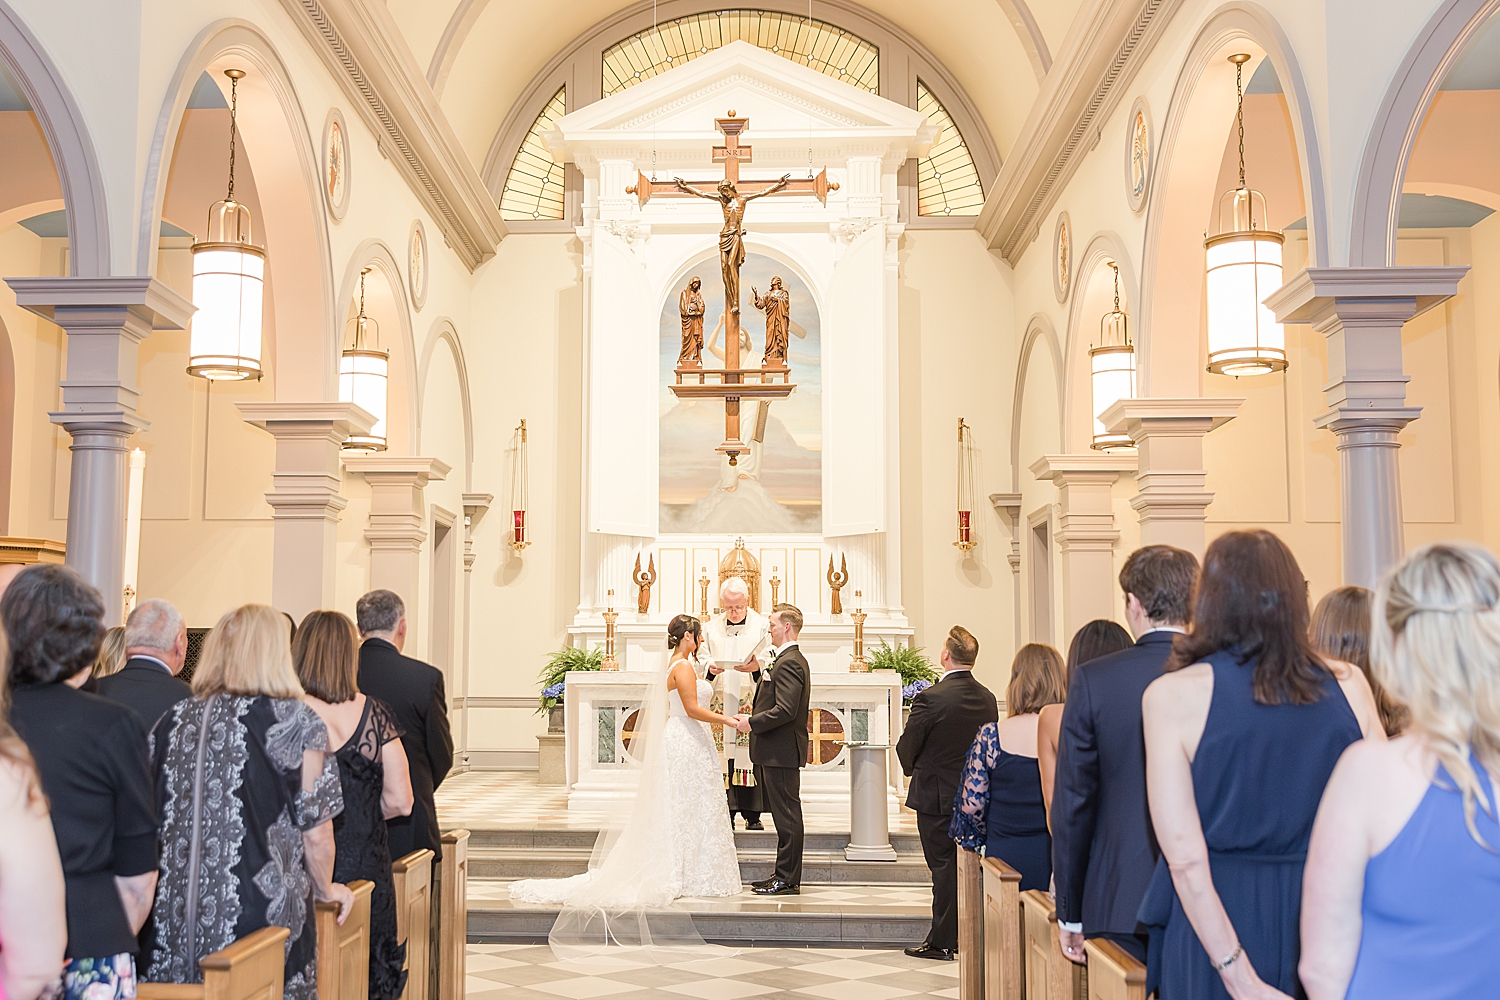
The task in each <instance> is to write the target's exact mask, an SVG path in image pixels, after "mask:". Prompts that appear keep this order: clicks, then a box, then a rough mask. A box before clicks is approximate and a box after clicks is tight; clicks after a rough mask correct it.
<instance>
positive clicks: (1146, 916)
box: [1140, 531, 1385, 1000]
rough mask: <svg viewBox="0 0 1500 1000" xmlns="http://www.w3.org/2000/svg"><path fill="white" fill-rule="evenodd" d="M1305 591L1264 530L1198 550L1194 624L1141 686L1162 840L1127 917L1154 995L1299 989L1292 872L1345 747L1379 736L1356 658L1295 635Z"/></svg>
mask: <svg viewBox="0 0 1500 1000" xmlns="http://www.w3.org/2000/svg"><path fill="white" fill-rule="evenodd" d="M1307 628H1308V610H1307V587H1306V584H1305V582H1304V579H1303V576H1302V571H1301V570H1300V569H1299V568H1298V566H1297V561H1296V559H1295V558H1293V556H1292V553H1291V551H1290V550H1289V549H1287V547H1286V545H1285V544H1284V543H1283V542H1282V541H1281V539H1279V538H1277V537H1276V536H1275V535H1273V534H1271V533H1270V532H1268V531H1236V532H1230V533H1228V534H1225V535H1221V536H1220V537H1219V538H1218V539H1216V540H1215V541H1214V543H1213V544H1212V545H1210V546H1209V548H1208V552H1207V553H1206V554H1205V555H1204V559H1203V571H1202V574H1201V575H1200V577H1199V580H1198V594H1197V599H1196V602H1195V605H1194V609H1193V631H1192V633H1191V634H1189V635H1184V636H1179V637H1178V638H1177V640H1176V642H1175V644H1174V647H1173V652H1172V658H1171V659H1170V660H1169V661H1168V663H1167V673H1165V674H1163V675H1162V676H1161V677H1159V678H1157V679H1156V680H1155V681H1153V682H1152V683H1151V686H1150V687H1148V688H1147V689H1146V694H1145V697H1144V698H1143V699H1142V703H1141V708H1142V718H1143V721H1144V723H1145V736H1146V785H1147V790H1148V792H1149V795H1150V802H1151V820H1152V823H1153V825H1154V827H1155V829H1156V837H1157V841H1158V843H1159V844H1160V845H1161V852H1162V857H1161V860H1160V861H1159V862H1158V863H1157V867H1156V872H1155V875H1154V877H1153V878H1152V881H1151V887H1150V888H1149V889H1148V890H1147V892H1146V897H1145V899H1144V900H1143V901H1142V903H1141V910H1140V921H1141V923H1143V924H1145V925H1146V926H1147V927H1148V928H1149V929H1150V946H1149V948H1148V951H1147V970H1148V971H1147V992H1148V993H1149V992H1150V991H1151V990H1153V989H1154V990H1157V991H1158V997H1159V1000H1208V998H1215V997H1235V998H1242V997H1276V996H1281V995H1295V994H1298V993H1300V986H1299V984H1298V981H1297V960H1298V956H1299V938H1298V925H1297V921H1298V914H1299V912H1300V910H1301V904H1302V867H1303V862H1304V861H1305V860H1306V856H1307V842H1308V837H1309V835H1310V834H1311V832H1312V824H1313V817H1314V815H1315V813H1316V812H1317V808H1318V800H1319V799H1320V798H1322V795H1323V787H1324V785H1326V784H1327V783H1328V776H1329V774H1330V773H1332V771H1333V767H1334V764H1335V763H1337V762H1338V758H1339V755H1340V754H1341V753H1343V752H1344V750H1345V748H1347V747H1348V746H1349V744H1351V743H1354V742H1356V741H1357V740H1359V739H1360V737H1361V736H1362V735H1363V736H1365V737H1368V738H1376V739H1382V740H1383V739H1384V738H1385V732H1384V730H1383V729H1382V728H1381V725H1380V715H1379V713H1378V712H1377V710H1376V708H1375V699H1374V697H1373V696H1372V695H1371V694H1370V685H1369V683H1368V682H1367V681H1366V680H1365V677H1364V674H1363V673H1361V672H1360V671H1359V669H1358V668H1357V667H1353V666H1350V665H1349V664H1346V663H1340V662H1338V661H1332V660H1324V659H1323V658H1322V657H1320V656H1318V655H1317V654H1316V653H1314V652H1313V650H1312V647H1311V646H1310V645H1309V642H1308V636H1307Z"/></svg>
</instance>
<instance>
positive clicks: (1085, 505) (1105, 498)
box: [1031, 452, 1136, 636]
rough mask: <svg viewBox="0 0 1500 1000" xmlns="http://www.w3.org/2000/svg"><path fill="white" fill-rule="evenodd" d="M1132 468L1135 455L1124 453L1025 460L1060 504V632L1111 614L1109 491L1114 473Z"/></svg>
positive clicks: (1115, 537) (1113, 531)
mask: <svg viewBox="0 0 1500 1000" xmlns="http://www.w3.org/2000/svg"><path fill="white" fill-rule="evenodd" d="M1135 469H1136V456H1135V455H1132V454H1129V453H1104V452H1090V453H1089V454H1086V455H1043V456H1042V457H1041V458H1039V459H1037V460H1036V461H1035V462H1033V463H1032V464H1031V473H1032V475H1034V476H1036V478H1038V479H1042V480H1048V481H1050V482H1052V483H1054V484H1055V485H1056V486H1057V488H1058V497H1059V504H1060V506H1061V508H1062V513H1061V514H1060V515H1059V516H1058V519H1057V524H1056V526H1055V527H1054V529H1053V536H1054V537H1055V538H1056V539H1057V541H1058V548H1057V551H1058V554H1059V555H1060V556H1061V557H1062V580H1063V634H1064V635H1067V636H1071V635H1072V634H1073V633H1074V632H1075V631H1076V630H1077V629H1078V628H1079V627H1080V626H1082V625H1083V624H1084V623H1085V622H1089V621H1092V620H1094V619H1095V618H1113V617H1114V610H1115V591H1114V555H1115V543H1116V542H1117V541H1119V540H1120V532H1119V529H1117V528H1116V527H1115V514H1114V507H1113V503H1112V497H1111V490H1112V488H1113V486H1114V484H1115V480H1116V479H1118V478H1120V473H1122V472H1134V471H1135Z"/></svg>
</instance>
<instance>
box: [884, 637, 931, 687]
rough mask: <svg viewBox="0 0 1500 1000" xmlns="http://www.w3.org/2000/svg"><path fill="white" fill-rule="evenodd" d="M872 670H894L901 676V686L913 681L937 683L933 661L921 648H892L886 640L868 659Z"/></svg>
mask: <svg viewBox="0 0 1500 1000" xmlns="http://www.w3.org/2000/svg"><path fill="white" fill-rule="evenodd" d="M867 659H868V661H869V664H870V669H871V670H894V671H896V673H898V674H900V675H901V686H902V687H905V686H906V685H908V684H910V683H911V682H912V681H919V680H920V681H936V680H937V679H938V672H937V671H936V670H934V669H933V668H932V661H931V660H929V659H928V658H927V657H926V655H924V654H923V652H922V647H921V646H891V645H890V644H889V643H887V642H886V641H885V640H884V639H882V640H880V646H879V647H878V648H876V649H873V650H871V651H870V653H869V655H868V657H867Z"/></svg>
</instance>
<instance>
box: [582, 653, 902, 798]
mask: <svg viewBox="0 0 1500 1000" xmlns="http://www.w3.org/2000/svg"><path fill="white" fill-rule="evenodd" d="M846 662H847V661H846ZM652 677H653V673H652V672H651V671H644V670H622V671H617V672H612V673H597V672H578V673H571V674H569V675H568V677H567V693H566V697H565V699H564V704H565V705H566V706H567V747H568V774H567V781H568V809H569V811H570V812H603V811H605V810H610V811H615V810H618V809H619V808H621V807H622V806H624V807H628V806H629V805H630V804H631V803H632V802H633V801H634V799H635V790H636V784H637V782H638V781H639V773H638V770H637V765H636V763H635V761H634V760H633V759H631V757H630V753H629V750H628V748H627V747H626V745H625V739H624V733H625V732H626V731H627V729H628V726H627V723H629V722H630V721H631V717H632V715H633V713H634V712H635V711H636V710H637V709H638V708H639V707H640V702H641V699H642V697H644V694H645V690H646V687H647V685H648V683H649V682H650V680H651V679H652ZM810 708H811V711H810V714H811V716H812V720H811V724H810V726H809V731H810V733H811V742H812V753H813V755H814V757H813V759H814V760H815V761H818V763H815V764H810V765H808V766H807V767H806V768H805V769H804V770H803V772H802V808H803V809H804V811H806V812H809V813H816V814H820V815H831V816H843V817H848V816H849V815H850V801H851V800H850V773H849V767H850V758H849V749H848V748H847V747H844V746H841V745H835V744H836V743H837V742H838V741H844V740H857V741H863V742H869V743H875V744H894V743H895V741H896V739H897V738H898V737H899V736H900V734H901V678H900V675H898V674H896V673H895V672H893V671H880V672H876V673H868V674H851V673H848V672H847V671H845V672H844V673H835V672H832V671H818V670H816V669H814V671H813V674H812V698H811V706H810ZM892 752H893V751H886V752H885V753H886V754H887V755H889V754H890V753H892ZM825 759H826V762H824V761H825ZM887 765H889V761H887ZM885 770H886V773H887V774H888V775H889V774H892V773H899V769H894V768H891V767H889V766H887V767H886V769H885ZM883 787H884V789H885V796H884V797H885V803H886V811H887V813H888V815H890V816H895V815H897V814H898V812H899V810H900V786H899V783H898V782H897V781H896V780H894V779H892V778H889V777H888V778H887V779H886V780H885V781H884V783H883Z"/></svg>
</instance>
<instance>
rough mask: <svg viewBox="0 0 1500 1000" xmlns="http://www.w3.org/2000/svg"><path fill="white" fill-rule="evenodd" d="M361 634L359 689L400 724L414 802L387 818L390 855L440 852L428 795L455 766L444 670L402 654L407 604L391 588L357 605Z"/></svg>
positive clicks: (439, 855)
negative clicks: (383, 705)
mask: <svg viewBox="0 0 1500 1000" xmlns="http://www.w3.org/2000/svg"><path fill="white" fill-rule="evenodd" d="M355 615H356V617H357V620H358V622H359V634H360V636H361V637H362V638H363V639H364V643H363V644H362V645H361V646H360V647H359V689H360V690H361V691H363V692H364V693H365V694H367V695H369V696H370V697H372V698H379V699H380V700H381V701H383V702H385V703H386V705H387V706H388V707H389V708H390V709H391V711H392V713H394V714H395V716H396V722H397V723H398V724H399V725H400V726H401V728H402V730H403V732H402V734H401V746H402V747H403V748H404V749H405V750H406V763H407V765H408V767H409V768H410V769H411V790H412V796H413V798H414V799H415V801H414V802H413V804H412V808H411V815H410V816H398V817H396V818H394V819H390V820H387V821H386V831H387V833H388V834H389V836H390V844H391V860H393V861H394V860H395V859H397V858H400V857H404V856H406V855H408V854H410V853H411V852H412V851H420V850H421V849H422V848H424V847H425V848H428V849H429V850H431V851H432V853H433V855H434V858H435V859H441V858H442V856H443V847H442V839H441V835H440V834H439V832H438V821H437V807H436V806H435V805H434V803H433V800H432V795H433V793H434V792H435V791H437V788H438V786H439V785H441V784H442V783H443V779H444V778H446V777H447V776H448V771H449V770H451V769H452V767H453V735H452V733H451V732H450V731H449V728H448V696H447V694H446V693H445V691H444V688H443V674H442V671H440V670H438V669H437V668H436V667H434V666H431V665H429V664H426V663H423V662H422V661H421V660H414V659H412V658H411V657H409V656H402V655H401V648H402V646H404V645H405V644H406V605H405V604H404V603H403V602H402V600H401V598H400V597H397V596H396V595H395V594H393V593H392V592H391V591H389V590H372V591H370V592H369V593H368V594H366V595H365V596H363V597H361V598H360V599H359V603H358V604H356V605H355Z"/></svg>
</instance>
